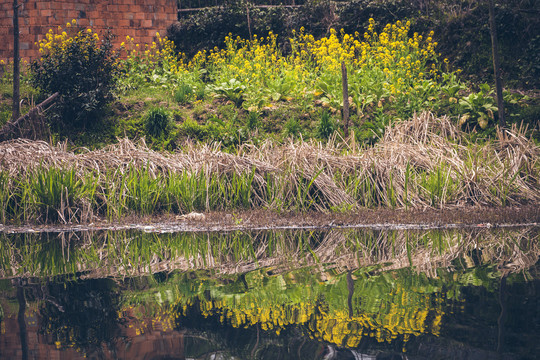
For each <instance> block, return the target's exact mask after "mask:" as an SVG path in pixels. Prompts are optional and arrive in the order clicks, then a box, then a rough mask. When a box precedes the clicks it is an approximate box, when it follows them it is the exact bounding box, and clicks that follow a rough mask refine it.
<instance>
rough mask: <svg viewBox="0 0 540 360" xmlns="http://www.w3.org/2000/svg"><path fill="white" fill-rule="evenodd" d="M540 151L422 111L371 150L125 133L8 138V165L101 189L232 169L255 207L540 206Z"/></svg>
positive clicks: (3, 166)
mask: <svg viewBox="0 0 540 360" xmlns="http://www.w3.org/2000/svg"><path fill="white" fill-rule="evenodd" d="M539 155H540V148H539V147H538V146H536V145H535V144H534V142H532V141H531V140H529V139H527V138H526V137H525V136H524V131H523V130H522V129H518V128H515V127H514V128H512V129H510V130H504V131H499V134H498V140H497V141H493V142H489V143H486V144H483V145H476V144H470V143H466V142H465V141H464V140H463V137H462V135H461V133H460V131H459V130H458V129H457V128H456V126H455V125H454V124H453V123H451V122H450V120H449V119H448V118H444V117H443V118H434V117H433V115H431V114H429V113H423V114H420V115H417V116H414V117H413V119H411V120H410V121H406V122H402V123H400V124H397V125H395V126H394V127H392V128H388V129H387V130H386V134H385V136H384V138H383V139H382V140H381V141H380V142H379V143H378V144H376V145H375V146H374V147H372V148H367V149H361V148H357V147H354V148H353V147H351V146H349V145H348V144H347V143H345V142H342V141H341V142H337V141H335V139H334V140H331V141H329V142H328V143H327V144H321V143H316V142H289V143H286V144H281V145H278V144H275V143H271V142H266V143H264V144H262V145H261V146H259V147H255V146H247V145H244V146H242V147H240V148H239V149H238V150H237V152H236V154H229V153H224V152H222V151H220V150H219V146H217V145H186V147H185V148H183V149H182V150H181V151H179V152H176V153H160V152H156V151H152V150H150V149H148V147H147V146H146V144H145V143H144V141H140V142H138V143H133V142H131V141H129V140H127V139H122V140H120V141H119V143H117V144H114V145H110V146H108V147H106V148H103V149H101V150H97V151H89V150H87V149H75V150H74V151H68V150H67V146H66V144H59V145H58V146H55V147H53V146H50V145H48V144H47V143H45V142H41V141H29V140H15V141H9V142H3V143H0V170H1V171H4V172H5V173H7V174H9V176H8V177H7V178H8V179H11V180H10V181H9V184H8V187H9V186H12V184H13V179H23V178H25V177H31V176H33V175H32V174H33V171H34V170H35V169H37V168H53V167H54V168H61V169H74V171H75V173H76V174H77V176H78V177H79V178H81V179H83V178H84V177H85V176H86V175H88V174H92V176H93V179H94V181H97V182H98V188H101V189H103V188H105V184H107V183H110V182H111V181H118V179H120V178H122V177H124V176H126V174H128V173H129V172H130V171H133V169H139V170H140V169H144V170H145V171H147V172H148V175H149V176H150V177H151V178H154V179H166V178H168V177H172V176H176V175H180V174H199V175H200V174H201V173H202V174H204V176H205V177H206V178H207V180H208V181H207V183H210V179H211V178H212V177H217V178H219V179H221V180H220V181H225V182H227V181H228V180H227V179H229V178H230V176H232V175H233V174H237V175H240V174H244V175H245V174H250V173H253V179H252V182H251V183H250V184H249V186H250V187H251V191H250V193H249V197H250V202H251V206H252V207H264V208H270V209H276V210H288V209H297V210H307V209H315V210H319V211H326V210H338V211H344V210H351V209H354V208H356V207H358V206H364V207H393V208H410V207H412V208H425V207H437V208H442V207H455V206H463V205H489V206H501V205H502V206H505V205H518V204H523V203H537V202H538V201H539V200H540V186H539V185H540V164H539V160H538V159H539ZM4 186H5V184H4ZM207 190H208V189H207ZM96 196H100V195H99V190H98V192H97V195H96ZM118 196H131V195H130V194H129V193H126V192H122V193H121V194H119V195H118ZM206 196H207V199H206V202H205V203H206V209H199V210H213V209H212V208H210V205H209V201H208V197H209V196H211V194H206ZM104 198H105V197H104V196H102V199H101V201H100V203H101V204H103V201H105V200H103V199H104ZM89 201H90V203H92V202H94V200H93V199H89ZM86 203H88V201H87V202H86ZM100 206H101V207H102V206H103V205H100ZM94 210H96V209H94ZM128 210H129V209H128ZM158 210H159V209H156V211H158ZM96 211H97V210H96ZM85 218H88V217H85Z"/></svg>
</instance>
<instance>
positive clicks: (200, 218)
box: [176, 212, 206, 221]
mask: <svg viewBox="0 0 540 360" xmlns="http://www.w3.org/2000/svg"><path fill="white" fill-rule="evenodd" d="M205 219H206V216H204V214H202V213H198V212H190V213H189V214H185V215H177V216H176V220H195V221H203V220H205Z"/></svg>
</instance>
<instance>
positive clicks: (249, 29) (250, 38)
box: [246, 1, 253, 41]
mask: <svg viewBox="0 0 540 360" xmlns="http://www.w3.org/2000/svg"><path fill="white" fill-rule="evenodd" d="M246 14H247V26H248V31H249V41H253V37H252V35H251V19H250V17H249V1H246Z"/></svg>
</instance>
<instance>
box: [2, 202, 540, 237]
mask: <svg viewBox="0 0 540 360" xmlns="http://www.w3.org/2000/svg"><path fill="white" fill-rule="evenodd" d="M194 214H199V213H194ZM512 226H535V227H536V226H540V204H530V205H524V206H519V207H480V206H469V207H456V208H447V209H433V208H425V209H394V210H392V209H382V208H381V209H363V208H362V209H359V210H356V211H351V212H347V213H331V212H328V213H326V212H306V213H300V212H275V211H270V210H238V211H212V212H207V213H201V215H195V216H178V215H176V214H163V215H156V216H138V215H131V216H126V217H123V218H121V219H118V220H115V221H108V220H107V219H105V218H95V219H94V221H92V222H87V223H78V224H60V223H57V224H46V225H44V224H37V223H27V224H23V225H3V224H0V233H2V232H3V233H24V232H66V231H100V230H129V229H134V230H141V231H147V232H181V231H185V232H200V231H202V232H219V231H242V230H245V231H249V230H272V229H301V228H305V229H310V228H311V229H324V228H355V227H364V228H386V229H428V228H474V227H478V228H490V227H512Z"/></svg>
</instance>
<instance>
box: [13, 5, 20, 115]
mask: <svg viewBox="0 0 540 360" xmlns="http://www.w3.org/2000/svg"><path fill="white" fill-rule="evenodd" d="M19 73H20V70H19V4H18V2H17V0H13V113H12V119H13V120H16V119H18V118H19V115H20V109H19V98H20V95H19V77H20V76H19Z"/></svg>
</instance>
